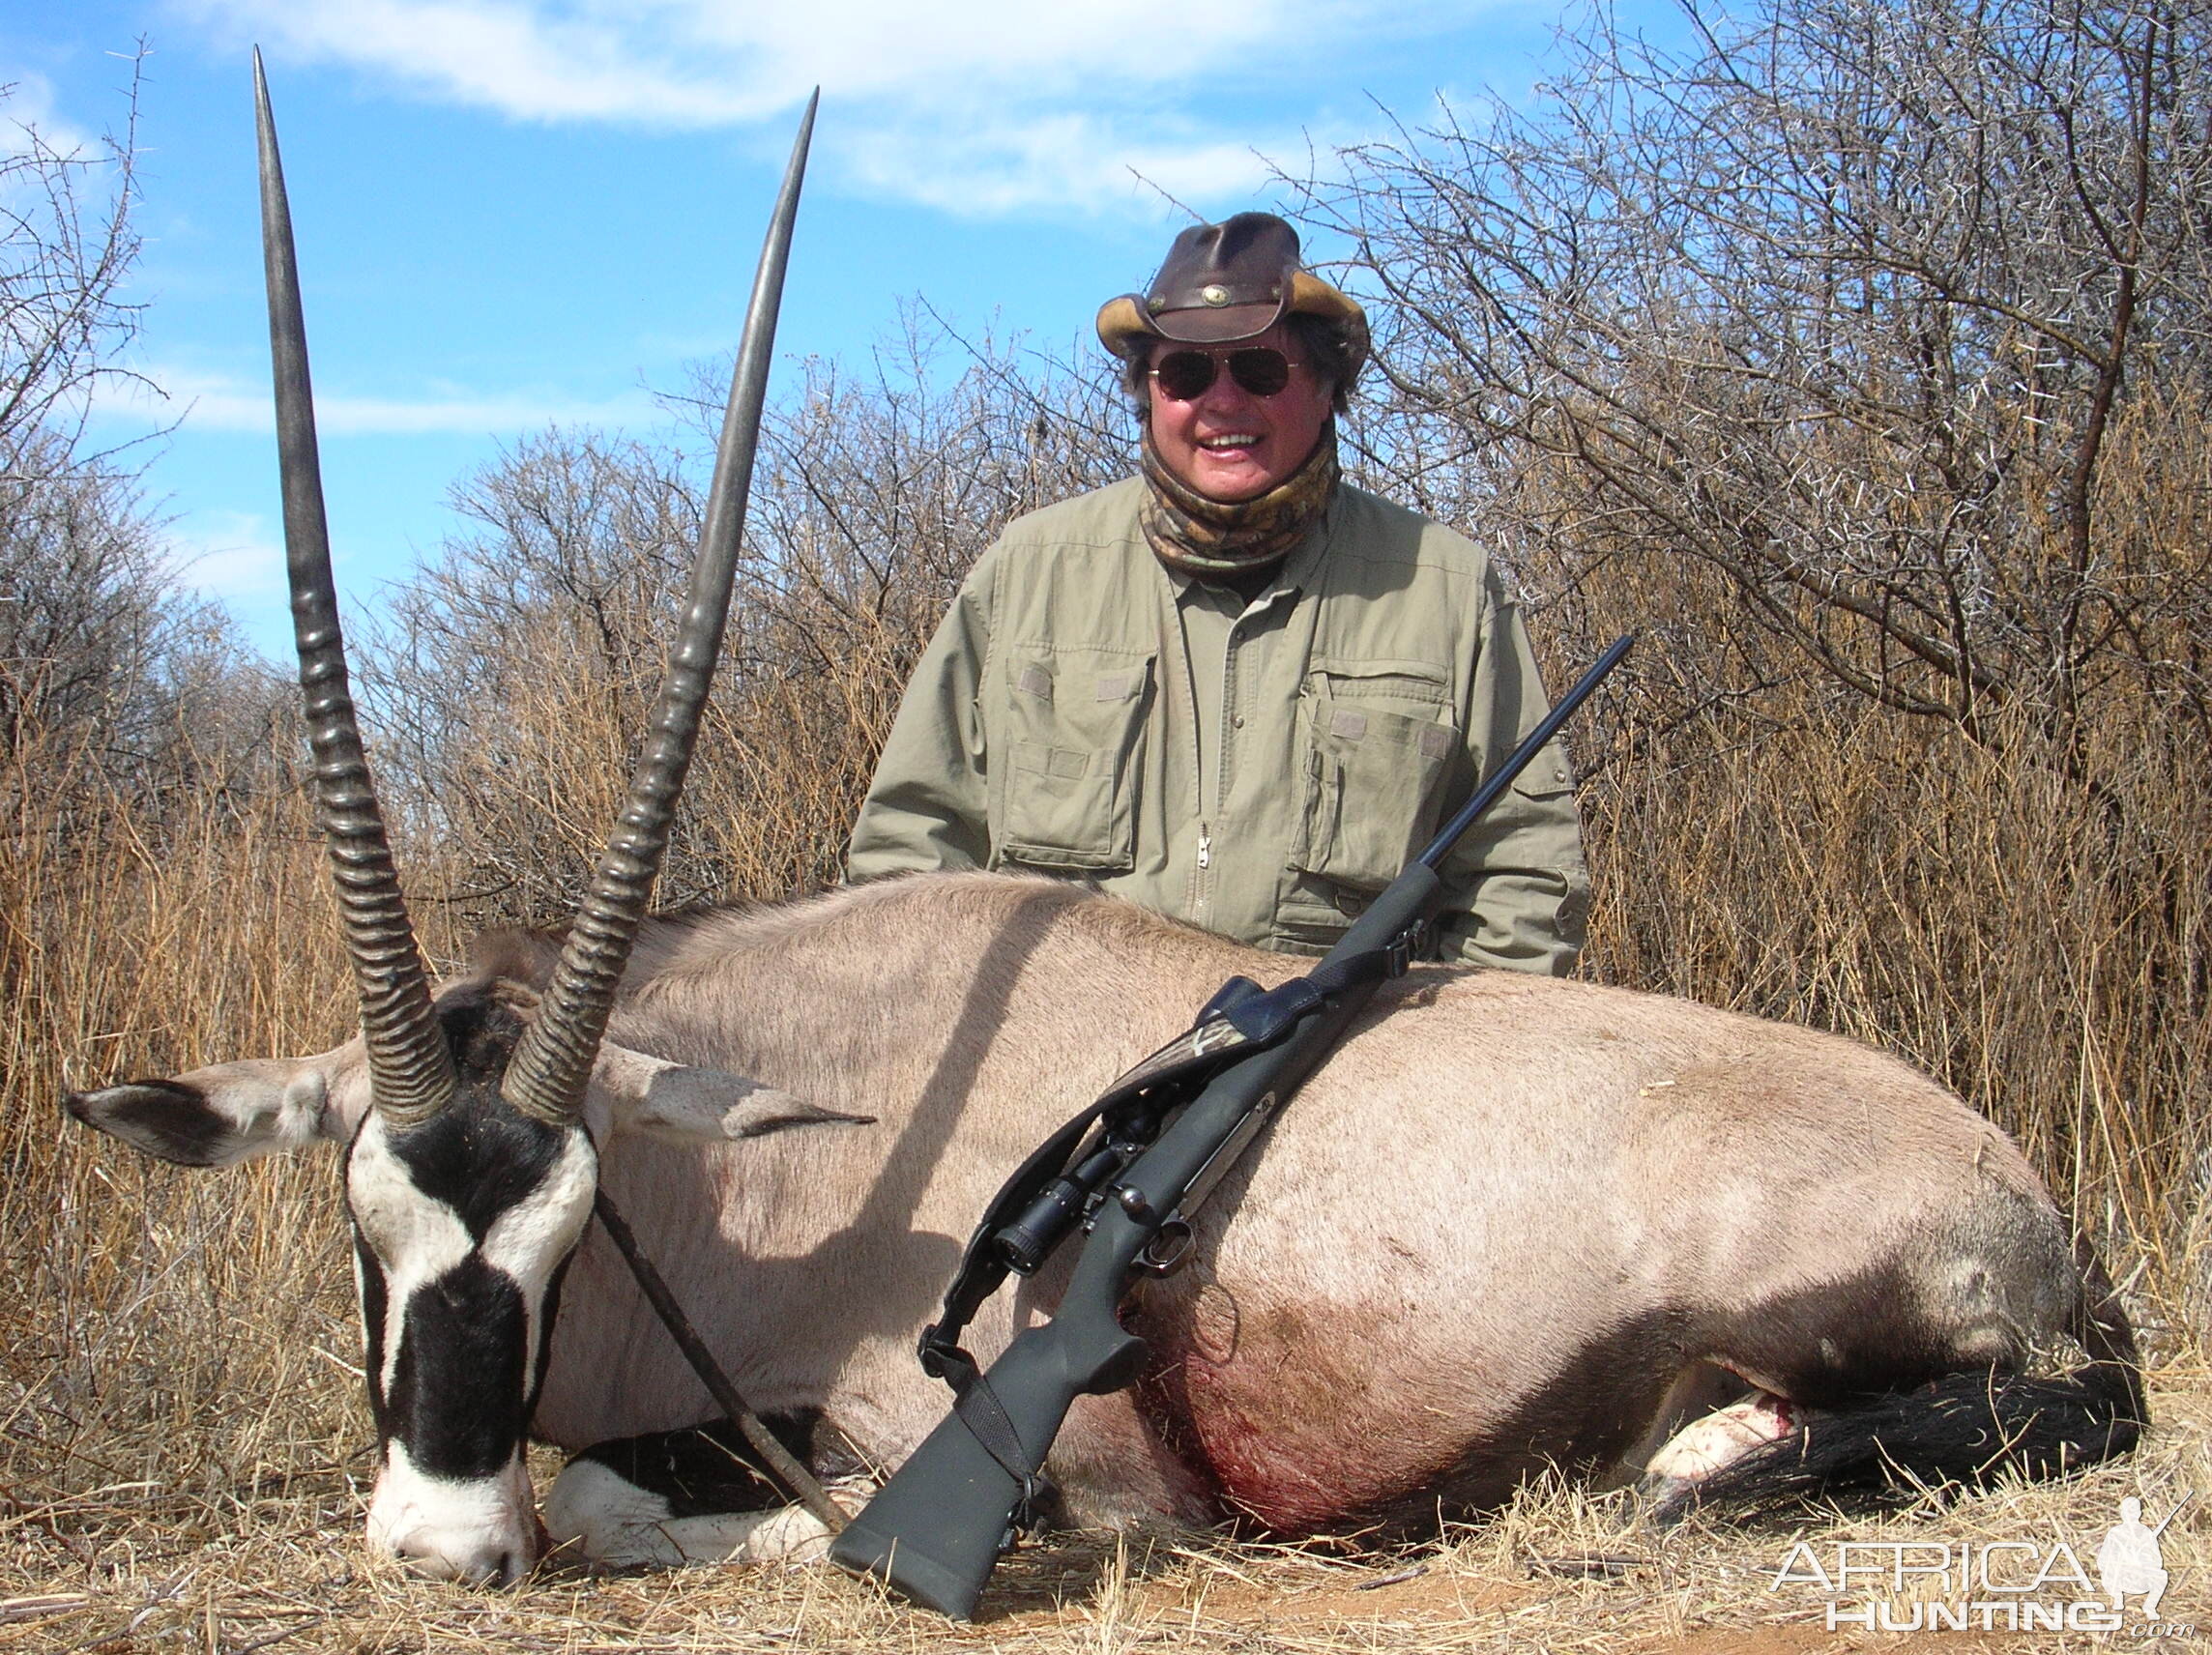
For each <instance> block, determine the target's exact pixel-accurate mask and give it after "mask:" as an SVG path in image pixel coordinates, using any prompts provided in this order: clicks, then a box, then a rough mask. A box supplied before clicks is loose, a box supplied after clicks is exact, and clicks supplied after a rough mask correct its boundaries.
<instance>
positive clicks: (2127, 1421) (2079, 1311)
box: [1651, 1235, 2150, 1523]
mask: <svg viewBox="0 0 2212 1655" xmlns="http://www.w3.org/2000/svg"><path fill="white" fill-rule="evenodd" d="M2074 1258H2075V1264H2076V1267H2077V1269H2078V1270H2079V1271H2080V1273H2081V1299H2080V1302H2079V1304H2078V1306H2077V1308H2076V1310H2075V1312H2074V1316H2073V1319H2072V1321H2070V1322H2069V1323H2068V1325H2067V1328H2066V1333H2067V1336H2068V1337H2069V1338H2071V1339H2072V1340H2073V1341H2074V1342H2075V1343H2076V1344H2078V1345H2079V1346H2080V1347H2081V1350H2082V1352H2083V1354H2084V1355H2085V1356H2086V1357H2087V1358H2088V1360H2087V1361H2086V1362H2085V1363H2084V1364H2083V1365H2082V1366H2081V1367H2079V1368H2076V1369H2075V1370H2073V1371H2072V1372H2071V1373H2066V1374H2061V1375H2055V1376H2037V1375H2030V1374H2023V1373H2006V1372H2002V1371H2000V1370H1996V1369H1988V1368H1985V1369H1978V1370H1972V1371H1968V1372H1962V1373H1957V1374H1950V1375H1946V1376H1945V1377H1944V1378H1942V1379H1936V1380H1934V1381H1932V1382H1930V1383H1928V1384H1925V1385H1921V1386H1919V1387H1917V1388H1915V1389H1913V1390H1909V1391H1898V1392H1894V1393H1890V1394H1887V1395H1883V1396H1877V1397H1871V1398H1869V1399H1867V1400H1866V1402H1865V1403H1864V1404H1863V1405H1860V1406H1855V1407H1849V1408H1840V1409H1837V1410H1834V1411H1826V1412H1820V1413H1817V1414H1814V1415H1813V1416H1811V1417H1810V1418H1809V1419H1808V1420H1807V1421H1806V1422H1805V1423H1804V1424H1803V1425H1802V1426H1801V1427H1800V1428H1799V1429H1797V1430H1795V1431H1792V1432H1790V1434H1789V1435H1788V1436H1786V1437H1780V1438H1778V1439H1777V1440H1775V1441H1773V1442H1770V1443H1767V1444H1766V1445H1764V1446H1763V1447H1761V1448H1758V1449H1755V1450H1753V1451H1752V1452H1750V1453H1747V1454H1745V1455H1743V1456H1742V1457H1740V1458H1738V1459H1736V1460H1733V1461H1732V1462H1730V1463H1729V1464H1728V1465H1726V1466H1721V1467H1720V1468H1719V1469H1717V1470H1715V1471H1714V1472H1713V1473H1712V1474H1711V1475H1710V1476H1707V1477H1704V1478H1703V1479H1701V1480H1700V1481H1698V1482H1696V1483H1693V1484H1691V1485H1689V1486H1688V1487H1686V1488H1683V1489H1680V1490H1678V1491H1676V1492H1675V1493H1674V1494H1672V1495H1669V1496H1668V1497H1667V1498H1666V1499H1665V1500H1663V1501H1662V1502H1661V1503H1660V1504H1659V1505H1657V1506H1656V1507H1655V1508H1654V1509H1653V1511H1652V1513H1651V1519H1652V1521H1654V1522H1657V1523H1670V1522H1673V1521H1674V1520H1676V1519H1678V1518H1681V1517H1684V1516H1687V1515H1688V1514H1689V1513H1690V1512H1692V1511H1706V1512H1712V1513H1714V1514H1715V1515H1718V1516H1723V1517H1726V1518H1731V1519H1734V1520H1739V1521H1741V1520H1752V1521H1757V1520H1759V1519H1761V1518H1765V1517H1774V1516H1782V1515H1785V1514H1788V1513H1794V1512H1801V1511H1802V1510H1803V1508H1804V1506H1805V1505H1806V1504H1807V1503H1808V1502H1809V1501H1813V1500H1821V1499H1829V1498H1843V1499H1848V1498H1852V1497H1859V1498H1867V1497H1872V1498H1875V1499H1877V1500H1879V1499H1890V1500H1903V1499H1910V1498H1913V1497H1916V1496H1918V1495H1922V1494H1924V1493H1927V1492H1930V1491H1933V1490H1936V1489H1941V1488H1945V1487H1963V1488H1969V1489H1970V1488H1980V1487H1983V1486H1986V1485H1987V1484H1989V1483H1990V1482H1992V1481H1994V1480H1995V1479H1996V1478H1997V1477H1998V1476H2000V1475H2002V1474H2004V1473H2006V1472H2012V1473H2014V1474H2016V1475H2019V1476H2023V1477H2028V1478H2047V1477H2062V1476H2066V1475H2068V1474H2069V1473H2071V1472H2074V1471H2079V1470H2081V1469H2082V1468H2084V1467H2085V1466H2094V1465H2096V1464H2097V1463H2098V1462H2100V1461H2103V1460H2109V1459H2111V1458H2113V1457H2114V1456H2116V1455H2120V1454H2125V1453H2126V1452H2128V1450H2129V1449H2131V1448H2133V1447H2134V1446H2135V1445H2136V1442H2137V1440H2138V1439H2139V1437H2141V1435H2142V1432H2143V1428H2144V1427H2145V1426H2146V1425H2148V1424H2149V1422H2150V1414H2149V1409H2148V1408H2147V1406H2146V1405H2145V1402H2144V1398H2143V1382H2142V1364H2141V1361H2140V1359H2139V1356H2138V1353H2137V1350H2136V1336H2135V1329H2134V1328H2133V1327H2131V1326H2130V1325H2129V1323H2128V1317H2127V1312H2126V1311H2125V1310H2124V1309H2123V1308H2122V1307H2121V1304H2120V1298H2119V1293H2118V1292H2117V1290H2116V1289H2114V1287H2113V1286H2112V1282H2111V1279H2110V1277H2109V1276H2108V1275H2106V1273H2105V1268H2104V1265H2103V1264H2102V1263H2100V1262H2099V1261H2098V1259H2097V1256H2096V1254H2095V1252H2094V1250H2093V1249H2092V1248H2091V1247H2090V1246H2089V1243H2088V1241H2087V1239H2086V1238H2085V1237H2082V1236H2079V1235H2078V1236H2076V1238H2075V1243H2074Z"/></svg>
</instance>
